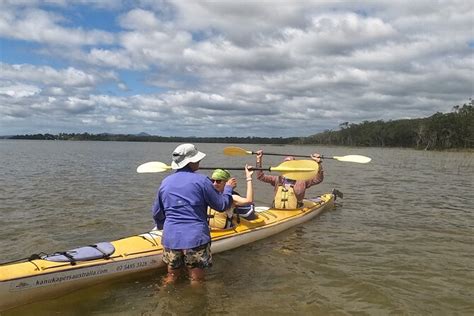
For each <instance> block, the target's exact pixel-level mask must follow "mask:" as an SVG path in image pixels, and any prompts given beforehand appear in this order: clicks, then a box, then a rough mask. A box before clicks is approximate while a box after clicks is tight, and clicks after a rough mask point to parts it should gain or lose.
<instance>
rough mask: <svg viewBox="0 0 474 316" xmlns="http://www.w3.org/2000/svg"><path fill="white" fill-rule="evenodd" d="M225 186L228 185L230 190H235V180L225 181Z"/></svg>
mask: <svg viewBox="0 0 474 316" xmlns="http://www.w3.org/2000/svg"><path fill="white" fill-rule="evenodd" d="M225 185H230V186H231V187H232V189H235V187H236V186H237V180H236V179H235V178H230V179H229V180H227V182H226V183H225Z"/></svg>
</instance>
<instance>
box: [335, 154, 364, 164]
mask: <svg viewBox="0 0 474 316" xmlns="http://www.w3.org/2000/svg"><path fill="white" fill-rule="evenodd" d="M332 158H333V159H335V160H339V161H347V162H357V163H368V162H370V161H371V160H372V158H369V157H366V156H361V155H347V156H334V157H332Z"/></svg>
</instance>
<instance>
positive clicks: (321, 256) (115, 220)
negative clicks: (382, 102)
mask: <svg viewBox="0 0 474 316" xmlns="http://www.w3.org/2000/svg"><path fill="white" fill-rule="evenodd" d="M176 145H177V144H175V143H126V142H62V141H13V140H0V227H1V230H0V250H1V251H0V262H4V261H9V260H14V259H19V258H24V257H28V256H29V255H30V254H32V253H38V252H40V251H43V252H54V251H57V250H65V249H71V248H74V247H77V246H82V245H87V244H91V243H95V242H99V241H108V240H113V239H117V238H121V237H125V236H129V235H133V234H139V233H143V232H145V231H148V230H149V229H150V228H151V227H152V221H151V214H150V206H151V203H152V201H153V198H154V195H155V190H156V188H157V187H158V185H159V183H160V181H161V180H162V179H163V177H164V176H166V174H165V173H160V174H137V173H136V172H135V170H136V167H137V166H138V165H140V164H141V163H144V162H147V161H163V162H166V163H169V162H170V159H169V157H170V153H171V152H172V150H173V149H174V148H175V147H176ZM226 146H229V145H228V144H197V147H198V148H199V149H200V150H201V151H203V152H205V153H207V157H206V158H205V160H204V161H203V163H202V164H201V165H202V166H222V167H230V166H244V164H245V163H246V162H248V163H251V164H253V163H254V161H255V157H254V156H246V157H226V156H224V155H223V153H222V150H223V148H224V147H226ZM238 146H239V147H242V148H245V149H247V150H253V151H255V150H257V149H259V148H263V149H264V151H267V152H274V153H293V154H310V153H311V152H314V151H317V152H320V153H322V154H325V155H328V156H333V155H334V156H341V155H347V154H360V155H365V156H369V157H372V159H373V160H372V162H371V163H369V164H365V165H364V164H355V163H344V162H339V161H335V160H325V162H324V164H323V165H324V169H325V176H326V178H325V180H324V182H323V183H322V184H320V185H318V186H315V187H312V188H311V189H309V190H308V191H307V194H306V196H307V197H311V196H316V195H318V194H321V193H324V192H329V191H330V190H331V189H332V188H337V189H339V190H340V191H342V192H343V193H344V199H341V200H338V202H339V203H338V206H337V208H336V209H335V210H332V211H330V212H326V213H324V214H322V215H321V216H319V217H318V218H316V219H315V220H312V221H310V222H306V223H305V224H303V225H301V226H299V227H296V228H293V229H290V230H288V231H285V232H283V233H281V234H278V235H276V236H273V237H271V238H268V239H264V240H262V241H259V242H256V243H253V244H251V245H248V246H243V247H241V248H238V249H235V250H232V251H228V252H225V253H222V254H217V255H215V256H214V267H213V268H212V269H211V270H210V271H209V272H208V274H207V279H206V282H205V284H204V285H203V286H202V287H201V288H199V289H195V288H192V287H190V286H189V285H188V283H187V282H184V281H183V282H179V283H177V284H176V285H175V286H172V287H167V288H162V287H161V285H160V284H161V280H162V278H163V276H164V275H165V271H164V270H156V271H152V272H147V273H142V274H138V275H135V276H133V277H129V278H127V279H121V280H119V281H117V282H113V283H105V284H101V285H97V286H94V287H90V288H87V289H83V290H80V291H76V292H73V293H70V294H68V295H65V296H63V297H60V298H57V299H54V300H48V301H43V302H38V303H35V304H30V305H27V306H23V307H19V308H16V309H12V310H9V311H6V312H3V313H1V315H2V316H3V315H35V316H39V315H90V314H93V315H187V314H189V315H191V314H192V315H215V314H221V315H224V314H228V315H242V314H247V315H255V314H257V315H261V314H262V315H266V314H271V315H288V314H292V315H327V314H330V315H348V314H359V315H387V314H394V315H399V314H405V315H420V314H424V315H432V314H434V315H472V314H474V297H473V293H474V212H473V211H474V153H457V152H452V153H451V152H449V153H440V152H425V151H415V150H402V149H382V148H348V147H321V146H317V147H311V146H269V145H264V146H257V145H240V144H239V145H238ZM280 162H281V157H275V156H265V157H264V165H265V166H276V165H278V164H279V163H280ZM202 172H203V173H207V174H209V171H202ZM235 175H236V176H237V177H238V180H240V183H241V184H243V183H244V182H245V181H244V172H243V171H236V172H235ZM254 186H255V190H256V200H257V204H259V205H268V204H269V203H270V202H271V199H272V188H271V187H270V186H268V185H267V184H264V183H261V182H258V181H254ZM241 187H242V185H241Z"/></svg>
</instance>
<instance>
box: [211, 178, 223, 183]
mask: <svg viewBox="0 0 474 316" xmlns="http://www.w3.org/2000/svg"><path fill="white" fill-rule="evenodd" d="M211 181H212V183H221V182H222V180H215V179H211Z"/></svg>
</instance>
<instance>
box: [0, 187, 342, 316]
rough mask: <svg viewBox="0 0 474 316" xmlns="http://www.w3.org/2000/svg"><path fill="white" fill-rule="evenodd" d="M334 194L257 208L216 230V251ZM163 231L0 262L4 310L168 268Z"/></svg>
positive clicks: (278, 226) (287, 224) (329, 201)
mask: <svg viewBox="0 0 474 316" xmlns="http://www.w3.org/2000/svg"><path fill="white" fill-rule="evenodd" d="M334 200H335V195H334V194H333V193H327V194H324V195H322V196H320V197H318V198H315V199H310V200H305V201H304V206H303V207H302V208H298V209H291V210H282V209H272V208H265V207H257V208H256V210H257V218H256V219H254V220H250V221H249V220H245V219H243V218H241V219H240V222H239V223H238V224H237V225H236V226H235V227H232V228H229V229H211V237H212V246H211V247H212V252H213V253H219V252H221V251H226V250H230V249H233V248H236V247H239V246H242V245H246V244H249V243H251V242H254V241H256V240H260V239H263V238H266V237H269V236H272V235H275V234H277V233H279V232H281V231H283V230H286V229H288V228H291V227H293V226H296V225H299V224H301V223H303V222H306V221H308V220H310V219H312V218H314V217H316V216H317V215H319V214H320V213H322V212H323V211H325V210H328V209H331V208H333V207H334ZM162 250H163V248H162V246H161V231H158V230H152V231H150V232H147V233H144V234H141V235H136V236H131V237H126V238H122V239H119V240H114V241H111V242H104V243H98V244H96V245H90V246H85V247H81V248H76V249H72V250H70V251H67V252H58V253H54V254H49V255H42V256H39V255H33V256H31V257H30V258H28V259H25V260H23V261H21V262H11V263H4V264H1V265H0V311H4V310H7V309H10V308H13V307H16V306H20V305H24V304H28V303H32V302H35V301H39V300H42V299H48V298H53V297H57V296H60V295H63V294H65V293H67V292H70V291H73V290H77V289H80V288H82V287H86V286H90V285H92V284H97V283H100V282H104V281H107V280H111V279H115V278H118V277H120V276H124V275H128V274H131V273H135V272H140V271H145V270H149V269H156V268H159V267H164V263H163V262H162V260H161V257H162Z"/></svg>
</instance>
